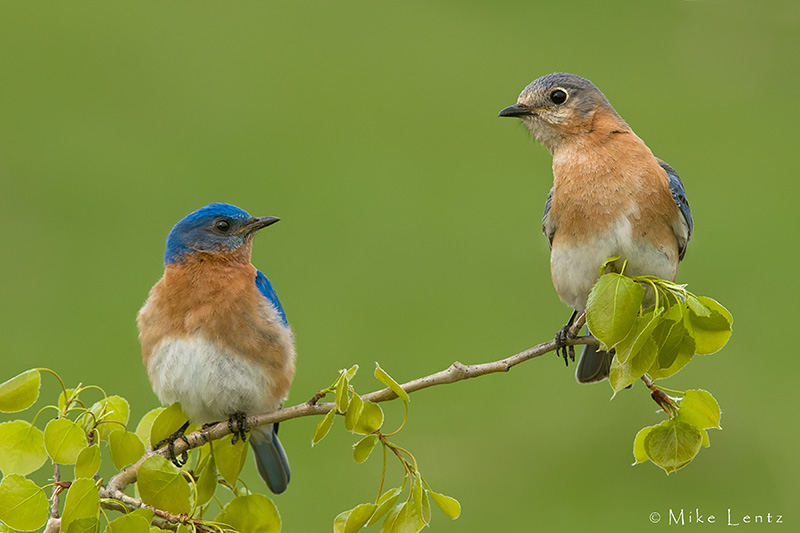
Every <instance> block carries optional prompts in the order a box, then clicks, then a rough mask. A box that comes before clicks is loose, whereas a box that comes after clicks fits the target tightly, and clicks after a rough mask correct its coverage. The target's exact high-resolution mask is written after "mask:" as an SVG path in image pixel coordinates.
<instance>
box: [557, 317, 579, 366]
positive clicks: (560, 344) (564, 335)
mask: <svg viewBox="0 0 800 533" xmlns="http://www.w3.org/2000/svg"><path fill="white" fill-rule="evenodd" d="M571 322H572V321H570V323H568V324H565V325H564V327H563V328H561V329H560V330H558V333H556V338H555V341H556V355H557V356H559V357H563V358H564V364H565V365H566V366H569V362H570V361H572V362H573V363H574V362H575V347H574V346H572V345H567V341H568V340H569V339H571V338H572V335H570V333H569V330H570V328H571V327H572V323H571Z"/></svg>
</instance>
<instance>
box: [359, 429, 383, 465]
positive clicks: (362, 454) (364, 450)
mask: <svg viewBox="0 0 800 533" xmlns="http://www.w3.org/2000/svg"><path fill="white" fill-rule="evenodd" d="M376 444H378V436H377V435H375V434H374V433H372V434H369V435H367V436H366V437H364V438H362V439H361V440H360V441H358V442H357V443H355V444H354V445H353V459H355V461H356V462H357V463H363V462H364V461H366V460H367V458H369V454H371V453H372V449H373V448H374V447H375V445H376Z"/></svg>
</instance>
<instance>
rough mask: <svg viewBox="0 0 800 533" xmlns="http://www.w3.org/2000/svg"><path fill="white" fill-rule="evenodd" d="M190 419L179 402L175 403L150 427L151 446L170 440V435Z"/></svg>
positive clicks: (156, 418) (158, 415)
mask: <svg viewBox="0 0 800 533" xmlns="http://www.w3.org/2000/svg"><path fill="white" fill-rule="evenodd" d="M145 416H147V415H145ZM188 419H189V417H187V416H186V413H184V412H183V409H182V408H181V404H180V403H178V402H175V403H173V404H172V405H170V406H169V407H167V408H166V409H163V410H162V411H160V412H159V413H158V414H157V415H156V417H155V420H153V422H152V425H151V426H150V445H151V446H155V445H156V444H158V443H159V442H161V441H163V440H164V439H166V438H168V437H169V436H170V435H172V434H173V433H175V432H176V431H178V430H179V429H180V428H181V427H182V426H183V425H184V424H185V423H186V421H187V420H188ZM143 420H144V419H143ZM143 420H142V421H143ZM140 424H141V422H140ZM143 429H144V428H143ZM187 431H188V428H187ZM142 441H144V439H142Z"/></svg>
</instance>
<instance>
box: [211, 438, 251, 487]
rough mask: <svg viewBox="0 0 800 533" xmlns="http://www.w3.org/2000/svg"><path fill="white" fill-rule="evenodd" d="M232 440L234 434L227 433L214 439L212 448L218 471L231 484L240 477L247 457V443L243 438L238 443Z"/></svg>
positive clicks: (234, 483)
mask: <svg viewBox="0 0 800 533" xmlns="http://www.w3.org/2000/svg"><path fill="white" fill-rule="evenodd" d="M232 440H233V435H226V436H225V437H224V438H222V439H220V440H217V441H214V444H213V447H212V450H213V452H214V463H215V465H216V466H217V472H219V474H220V475H221V476H222V479H224V480H225V481H227V482H228V483H230V484H231V485H236V480H237V479H239V473H240V472H241V471H242V467H243V466H244V460H245V459H246V458H247V445H246V444H245V443H244V440H242V439H239V440H237V441H236V444H231V441H232Z"/></svg>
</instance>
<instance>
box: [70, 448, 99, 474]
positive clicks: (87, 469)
mask: <svg viewBox="0 0 800 533" xmlns="http://www.w3.org/2000/svg"><path fill="white" fill-rule="evenodd" d="M99 469H100V446H98V445H97V444H93V445H92V446H87V447H86V448H84V449H82V450H81V452H80V453H79V454H78V458H77V459H76V460H75V477H76V478H78V477H87V478H88V477H92V476H94V475H95V474H96V473H97V471H98V470H99Z"/></svg>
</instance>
